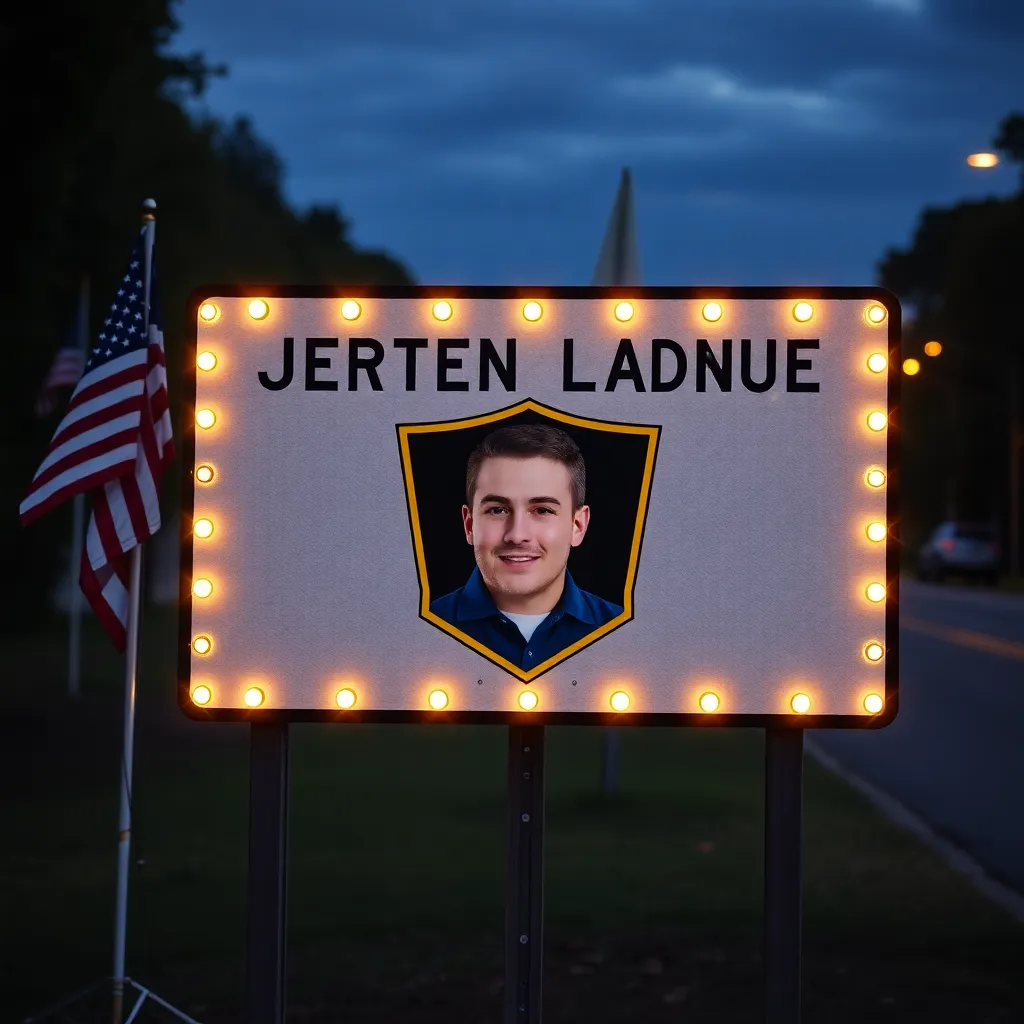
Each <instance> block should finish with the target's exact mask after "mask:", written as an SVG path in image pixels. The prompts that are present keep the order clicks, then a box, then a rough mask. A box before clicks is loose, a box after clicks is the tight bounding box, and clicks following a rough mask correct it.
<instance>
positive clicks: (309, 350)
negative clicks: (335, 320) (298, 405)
mask: <svg viewBox="0 0 1024 1024" xmlns="http://www.w3.org/2000/svg"><path fill="white" fill-rule="evenodd" d="M337 347H338V339H337V338H307V339H306V390H307V391H337V390H338V382H337V381H336V380H317V379H316V371H317V370H318V369H322V370H329V369H330V367H331V357H330V356H324V357H323V358H321V357H319V356H317V354H316V352H317V349H320V348H337Z"/></svg>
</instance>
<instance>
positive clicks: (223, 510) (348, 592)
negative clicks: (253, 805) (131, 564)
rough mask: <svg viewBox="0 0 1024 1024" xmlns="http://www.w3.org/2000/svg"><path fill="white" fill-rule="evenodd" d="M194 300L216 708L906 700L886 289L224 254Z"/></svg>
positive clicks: (603, 714) (196, 514)
mask: <svg viewBox="0 0 1024 1024" xmlns="http://www.w3.org/2000/svg"><path fill="white" fill-rule="evenodd" d="M191 316H192V322H193V324H194V335H193V345H192V346H191V348H190V351H189V353H188V359H189V366H190V368H191V369H190V373H189V378H190V387H192V388H194V404H193V405H192V406H191V407H190V409H189V419H190V426H189V427H188V428H187V430H186V432H185V434H186V437H185V460H186V462H185V474H184V476H185V480H184V490H183V515H182V523H183V526H182V529H183V545H182V589H181V601H182V616H181V638H180V670H179V702H180V704H181V706H182V708H183V709H184V710H185V711H186V713H187V714H189V715H190V716H192V717H194V718H199V719H208V720H259V719H261V718H264V719H265V718H270V719H272V718H274V717H278V718H284V719H286V720H323V721H348V720H357V721H443V722H511V721H521V720H522V719H523V717H524V716H530V717H531V720H534V721H537V722H548V723H558V722H593V723H602V722H609V721H615V722H618V723H621V724H629V723H634V724H671V723H677V724H693V725H698V724H699V725H706V726H713V725H730V726H734V725H753V726H765V725H771V724H782V723H785V722H789V723H796V722H797V721H798V720H799V722H800V724H802V725H806V726H810V727H829V726H857V725H861V726H878V725H881V724H885V723H886V722H888V721H890V720H891V719H892V717H893V716H894V715H895V713H896V708H897V659H896V645H897V608H898V594H897V586H898V555H897V538H896V535H895V530H896V522H895V509H896V507H897V505H896V492H895V486H896V483H897V476H898V474H897V466H896V453H897V449H896V438H895V431H896V423H895V411H896V409H897V406H898V388H899V376H898V374H899V367H900V349H899V329H900V310H899V305H898V303H897V301H896V299H895V298H894V297H893V296H892V295H891V294H889V293H888V292H885V291H882V290H879V289H864V288H860V289H858V288H832V289H804V290H801V291H799V292H798V291H796V290H794V289H789V288H760V289H751V288H723V289H717V290H710V289H688V288H631V289H624V288H560V289H558V288H555V289H536V290H532V291H528V292H527V291H524V290H523V289H519V288H468V287H463V288H457V287H456V288H450V289H438V288H433V287H431V288H417V287H410V288H376V289H375V288H364V289H359V290H353V291H352V292H351V293H349V292H346V293H339V292H338V291H337V290H335V289H315V288H301V289H300V288H292V289H289V288H277V289H274V288H270V289H267V290H263V291H260V292H258V293H257V292H256V291H254V290H253V289H248V288H241V287H224V288H209V289H206V290H204V291H203V292H202V293H199V294H197V296H196V297H195V298H194V301H193V303H192V307H191ZM189 397H190V398H191V397H192V396H191V395H190V396H189Z"/></svg>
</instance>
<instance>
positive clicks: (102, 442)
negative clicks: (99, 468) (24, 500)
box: [34, 413, 139, 487]
mask: <svg viewBox="0 0 1024 1024" xmlns="http://www.w3.org/2000/svg"><path fill="white" fill-rule="evenodd" d="M105 428H109V429H105ZM138 429H139V417H138V415H137V414H136V413H127V414H126V415H124V416H115V417H113V418H112V419H111V420H110V422H109V424H104V423H96V424H93V426H91V427H90V428H89V429H88V430H83V431H82V432H81V433H80V434H78V435H77V436H75V437H73V438H69V439H68V442H67V444H65V445H63V446H62V447H61V448H60V449H59V450H57V451H55V452H51V453H50V454H49V455H47V456H46V458H45V459H43V461H42V463H41V464H40V466H39V469H38V470H37V471H36V476H35V480H34V483H35V485H36V487H42V486H43V484H47V483H49V482H50V481H51V480H52V479H53V478H54V477H55V476H57V475H59V474H60V473H62V472H64V470H65V469H66V468H67V463H68V462H69V461H70V462H71V463H72V464H74V463H77V462H84V461H85V460H86V459H91V458H93V457H95V456H97V455H102V454H103V453H104V452H108V451H111V450H113V449H114V448H120V447H121V445H123V444H131V443H132V442H133V441H134V440H135V435H136V433H137V432H138Z"/></svg>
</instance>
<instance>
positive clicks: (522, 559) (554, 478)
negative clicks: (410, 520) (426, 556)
mask: <svg viewBox="0 0 1024 1024" xmlns="http://www.w3.org/2000/svg"><path fill="white" fill-rule="evenodd" d="M462 522H463V526H464V527H465V530H466V540H467V541H468V542H469V543H470V544H472V545H473V553H474V555H475V556H476V564H477V566H478V567H479V569H480V574H481V575H482V576H483V578H484V582H485V583H486V584H487V589H488V590H489V591H490V592H491V596H492V597H493V598H494V602H495V604H497V605H498V607H499V608H500V609H501V610H502V611H506V612H521V613H523V614H527V615H529V614H540V613H542V612H549V611H550V610H551V609H552V608H553V607H554V606H555V603H556V602H557V601H558V598H559V597H560V596H561V593H562V585H563V580H564V571H565V566H566V563H567V562H568V560H569V550H570V548H574V547H576V546H577V545H578V544H579V543H580V542H581V541H582V540H583V536H584V534H585V533H586V532H587V524H588V523H589V522H590V509H589V508H588V507H587V506H586V505H583V506H581V507H580V508H578V509H575V510H574V509H573V507H572V492H571V489H570V486H569V470H568V469H567V468H566V467H565V466H564V465H563V464H562V463H561V462H558V461H557V460H555V459H549V458H545V457H543V456H530V457H527V458H514V457H511V456H497V457H494V458H489V459H484V461H483V463H482V464H481V466H480V472H479V474H478V475H477V479H476V491H475V493H474V494H473V507H472V508H470V507H469V506H468V505H463V506H462Z"/></svg>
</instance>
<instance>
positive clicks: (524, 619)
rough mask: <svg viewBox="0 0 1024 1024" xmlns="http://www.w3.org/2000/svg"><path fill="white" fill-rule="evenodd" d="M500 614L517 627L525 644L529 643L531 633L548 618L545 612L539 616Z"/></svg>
mask: <svg viewBox="0 0 1024 1024" xmlns="http://www.w3.org/2000/svg"><path fill="white" fill-rule="evenodd" d="M501 614H502V615H504V616H505V618H506V619H510V620H511V621H512V622H514V623H515V624H516V625H517V626H518V627H519V632H520V633H522V634H523V639H524V640H525V641H526V642H527V643H529V642H530V637H531V636H533V631H534V630H535V629H536V628H537V627H538V626H539V625H540V624H541V623H542V622H543V621H544V620H545V619H546V618H547V617H548V613H547V612H544V613H542V614H541V615H513V614H512V612H502V613H501Z"/></svg>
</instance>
